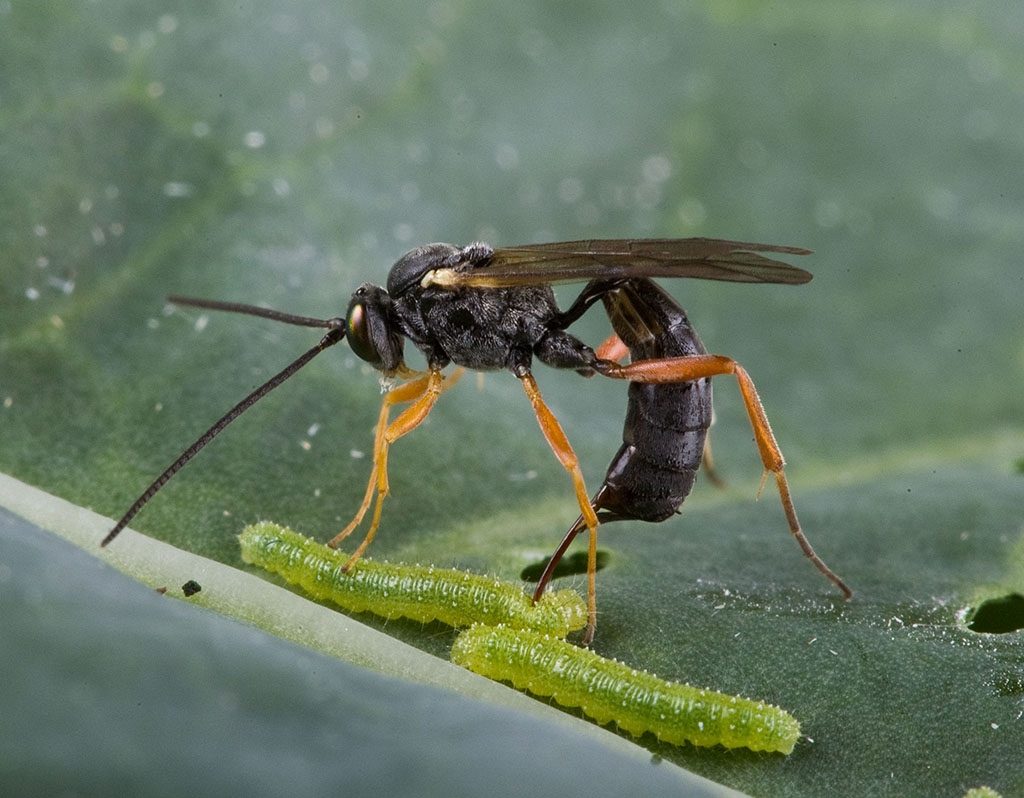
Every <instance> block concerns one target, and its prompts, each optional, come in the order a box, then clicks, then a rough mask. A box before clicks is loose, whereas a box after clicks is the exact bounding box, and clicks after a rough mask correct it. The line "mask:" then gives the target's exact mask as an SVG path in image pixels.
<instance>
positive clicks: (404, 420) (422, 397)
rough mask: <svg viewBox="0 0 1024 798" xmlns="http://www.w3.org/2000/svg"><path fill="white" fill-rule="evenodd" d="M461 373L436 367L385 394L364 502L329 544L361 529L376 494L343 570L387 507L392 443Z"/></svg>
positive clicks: (360, 550)
mask: <svg viewBox="0 0 1024 798" xmlns="http://www.w3.org/2000/svg"><path fill="white" fill-rule="evenodd" d="M462 374H463V370H462V369H456V370H455V371H453V372H452V373H451V374H449V375H448V376H445V375H443V374H442V373H441V372H440V371H439V370H436V369H433V370H431V371H429V372H428V373H427V374H425V375H423V376H421V377H417V378H416V379H414V380H411V381H409V382H406V383H403V384H402V385H399V386H397V387H396V388H393V389H391V390H390V391H388V392H387V393H386V394H384V400H383V401H382V402H381V408H380V415H379V417H378V419H377V427H376V432H375V434H374V440H373V465H372V467H371V469H370V479H369V482H368V483H367V485H366V493H365V494H364V495H363V501H362V503H361V504H360V505H359V509H358V510H356V514H355V516H354V517H353V518H352V520H351V521H350V522H349V523H348V525H347V526H346V527H345V528H344V529H342V530H341V532H339V533H338V534H337V535H335V536H334V537H333V538H332V539H331V540H330V542H328V544H327V545H328V546H330V547H331V548H337V547H338V545H339V544H340V543H341V542H342V541H343V540H344V539H345V538H347V537H348V536H349V535H351V534H352V533H353V532H354V531H355V530H356V528H358V526H359V524H361V523H362V521H363V518H364V517H365V516H366V512H367V510H369V508H370V504H371V503H373V498H374V495H376V497H377V502H376V505H375V507H374V510H373V517H372V519H371V521H370V528H369V530H368V531H367V533H366V536H365V537H364V538H363V540H362V542H361V543H360V544H359V546H358V547H357V548H356V550H355V552H353V554H352V556H351V557H349V559H348V561H347V562H346V563H345V565H344V570H346V571H347V570H348V569H349V568H351V567H352V566H353V565H355V563H356V562H357V561H358V560H359V558H360V557H362V556H363V553H364V552H365V551H366V549H367V547H368V546H369V545H370V543H371V542H373V539H374V537H375V536H376V534H377V528H378V526H379V525H380V516H381V511H382V509H383V506H384V498H385V497H386V496H387V495H388V493H389V492H390V484H389V482H388V450H389V449H390V447H391V444H393V443H394V442H395V441H397V440H398V439H399V438H401V437H403V436H404V435H407V434H409V433H410V432H412V431H413V430H414V429H416V428H417V427H418V426H419V425H420V424H422V423H423V422H424V421H425V420H426V418H427V416H428V415H430V411H431V410H432V409H433V407H434V405H435V404H436V403H437V400H438V398H439V397H440V396H441V394H442V393H444V392H445V391H446V390H448V389H449V388H450V387H451V386H453V385H454V384H455V383H456V382H458V380H459V378H460V377H461V376H462ZM410 402H411V403H412V404H410V405H409V407H407V408H406V409H405V410H403V411H402V412H401V413H400V414H399V415H398V417H397V418H396V419H395V420H394V421H392V422H390V423H389V421H388V419H389V417H390V415H391V408H392V407H394V406H395V405H399V404H406V403H410Z"/></svg>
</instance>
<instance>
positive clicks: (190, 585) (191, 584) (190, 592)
mask: <svg viewBox="0 0 1024 798" xmlns="http://www.w3.org/2000/svg"><path fill="white" fill-rule="evenodd" d="M202 589H203V587H202V585H200V584H199V583H198V582H197V581H195V580H194V579H189V580H188V581H187V582H186V583H185V584H183V585H182V586H181V592H182V593H184V594H185V598H188V597H189V596H194V595H195V594H196V593H198V592H199V591H200V590H202Z"/></svg>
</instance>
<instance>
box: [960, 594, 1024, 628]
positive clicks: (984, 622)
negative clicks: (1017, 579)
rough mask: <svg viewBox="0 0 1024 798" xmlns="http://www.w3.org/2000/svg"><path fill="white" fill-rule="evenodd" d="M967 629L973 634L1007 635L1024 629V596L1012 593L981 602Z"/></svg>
mask: <svg viewBox="0 0 1024 798" xmlns="http://www.w3.org/2000/svg"><path fill="white" fill-rule="evenodd" d="M967 628H968V629H970V630H971V631H972V632H989V633H990V634H1006V633H1007V632H1016V631H1017V630H1018V629H1024V596H1022V595H1021V594H1020V593H1010V594H1009V595H1006V596H999V597H998V598H992V599H988V600H987V601H983V602H981V604H979V605H978V606H977V608H976V609H975V610H974V612H973V613H972V614H971V620H970V622H969V623H968V624H967Z"/></svg>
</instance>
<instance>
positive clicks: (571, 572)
mask: <svg viewBox="0 0 1024 798" xmlns="http://www.w3.org/2000/svg"><path fill="white" fill-rule="evenodd" d="M548 559H550V558H546V559H543V560H541V561H540V562H535V563H533V564H532V565H527V566H526V567H525V568H524V569H523V570H522V573H520V574H519V578H520V579H522V580H523V581H524V582H533V583H537V582H539V581H540V577H541V575H542V574H543V573H544V569H545V568H547V565H548ZM607 564H608V552H606V551H602V550H600V549H598V552H597V570H598V571H600V570H601V569H602V568H604V567H605V566H606V565H607ZM586 572H587V553H586V552H585V551H578V552H576V553H574V554H567V555H565V556H564V557H563V558H562V561H561V562H560V563H558V565H556V566H555V572H554V574H552V576H551V578H552V579H558V578H559V577H562V576H576V575H577V574H585V573H586Z"/></svg>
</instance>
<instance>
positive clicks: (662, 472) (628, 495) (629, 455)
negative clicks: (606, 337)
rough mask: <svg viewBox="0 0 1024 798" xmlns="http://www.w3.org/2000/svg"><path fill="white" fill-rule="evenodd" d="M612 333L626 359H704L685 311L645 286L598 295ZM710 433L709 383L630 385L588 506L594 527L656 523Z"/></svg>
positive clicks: (693, 471) (680, 494)
mask: <svg viewBox="0 0 1024 798" xmlns="http://www.w3.org/2000/svg"><path fill="white" fill-rule="evenodd" d="M602 300H603V302H604V305H605V309H606V310H607V311H608V318H609V319H610V320H611V323H612V328H613V329H614V330H615V333H616V335H618V337H619V339H620V340H621V341H622V342H623V344H625V345H626V347H628V349H629V358H630V360H631V361H633V362H636V361H640V360H663V359H666V358H677V357H690V356H693V355H703V354H706V350H705V349H704V345H703V344H702V343H701V342H700V339H699V338H698V337H697V333H696V332H694V329H693V327H692V326H690V321H689V319H687V317H686V313H685V311H683V309H682V308H681V307H679V305H678V304H677V303H676V302H675V300H674V299H672V297H671V296H669V295H668V294H667V293H666V292H665V291H664V290H662V289H661V288H660V287H659V286H658V285H656V284H655V283H653V282H651V281H650V280H642V279H641V280H628V281H626V282H625V283H624V284H623V285H622V286H620V287H618V288H616V289H614V290H612V291H610V292H608V293H606V294H604V296H602ZM710 426H711V378H710V377H703V378H701V379H697V380H689V381H687V382H672V383H650V382H630V383H629V403H628V405H627V408H626V422H625V425H624V426H623V430H622V447H621V448H620V449H619V451H618V453H616V455H615V457H614V458H612V462H611V465H610V466H609V467H608V473H607V474H606V475H605V478H604V484H603V485H602V486H601V488H600V489H599V490H598V492H597V495H596V497H595V499H594V504H595V505H597V507H598V508H599V509H600V512H599V513H598V518H599V519H600V520H602V521H604V520H607V521H619V520H631V519H637V520H640V521H651V522H658V521H664V520H665V519H666V518H669V517H670V516H672V515H673V514H674V513H676V512H678V510H679V507H680V505H681V504H682V503H683V500H684V499H686V497H687V496H688V495H689V493H690V490H691V489H692V488H693V482H694V479H695V478H696V476H697V470H698V469H699V468H700V465H701V459H702V457H703V455H704V445H705V441H706V440H707V434H708V428H709V427H710Z"/></svg>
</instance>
